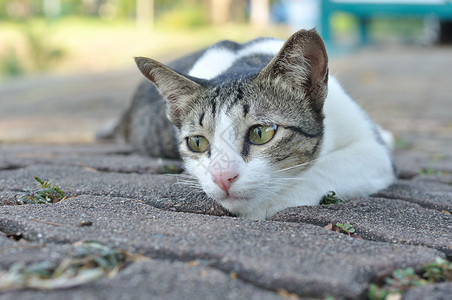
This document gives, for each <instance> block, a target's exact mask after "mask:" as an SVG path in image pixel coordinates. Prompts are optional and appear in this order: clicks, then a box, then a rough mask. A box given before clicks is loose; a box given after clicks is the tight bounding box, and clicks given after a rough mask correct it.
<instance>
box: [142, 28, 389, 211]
mask: <svg viewBox="0 0 452 300" xmlns="http://www.w3.org/2000/svg"><path fill="white" fill-rule="evenodd" d="M135 60H136V63H137V66H138V68H139V69H140V71H141V72H142V73H143V75H144V76H145V77H146V78H147V79H148V80H150V81H151V82H152V83H153V84H154V85H155V87H156V88H157V90H158V91H159V93H160V94H161V96H162V97H163V99H165V102H166V107H167V116H168V119H169V120H170V121H171V122H172V124H174V125H175V127H176V128H177V130H178V140H177V145H178V148H179V153H180V155H181V157H182V159H183V162H184V167H185V169H186V171H187V172H189V173H190V174H192V175H193V176H194V177H195V178H197V180H198V181H199V183H200V185H201V186H202V188H203V190H204V192H205V193H206V194H207V195H208V196H209V197H210V198H212V199H214V200H215V201H217V202H218V203H220V204H221V205H222V206H223V207H224V208H226V209H227V210H229V211H230V212H231V213H232V214H234V215H236V216H239V217H244V218H251V219H266V218H269V217H271V216H272V215H274V214H275V213H277V212H279V211H281V210H283V209H285V208H287V207H293V206H300V205H317V204H319V202H320V201H321V199H322V197H323V196H324V195H325V194H327V193H328V192H329V191H334V192H335V193H336V194H337V196H338V197H339V198H341V199H342V200H348V199H350V198H352V197H359V196H368V195H370V194H372V193H375V192H377V191H378V190H380V189H383V188H386V187H387V186H389V185H390V184H391V183H392V182H393V181H394V180H395V170H394V167H393V163H392V158H391V150H390V145H389V142H390V138H389V137H390V135H388V134H387V133H385V131H383V130H382V129H381V128H380V127H379V126H377V125H376V124H374V123H373V122H372V121H371V120H370V119H369V117H368V116H367V115H366V114H365V113H364V112H363V111H362V110H361V109H360V108H359V106H358V105H357V104H356V103H355V102H354V101H353V100H352V99H351V98H350V97H349V96H348V95H347V94H346V93H345V92H344V90H343V89H342V87H341V86H340V85H339V83H338V81H337V80H336V79H335V78H334V77H333V76H330V75H329V72H328V56H327V53H326V49H325V45H324V43H323V40H322V39H321V37H320V36H319V34H318V33H317V32H316V31H315V30H300V31H298V32H296V33H295V34H293V35H292V36H291V37H290V38H289V39H288V40H287V41H286V42H284V41H280V40H277V39H272V38H259V39H256V40H253V41H250V42H248V43H244V44H237V43H234V42H230V41H223V42H219V43H217V44H214V45H213V46H211V47H210V48H207V49H206V50H203V51H201V52H199V53H196V54H194V55H192V56H190V57H188V61H189V63H186V64H185V66H184V68H185V72H182V71H180V70H177V68H174V69H172V68H169V67H167V66H165V65H163V64H161V63H159V62H157V61H155V60H152V59H149V58H145V57H136V58H135ZM180 63H181V62H179V65H180ZM182 65H183V63H182ZM182 69H183V68H182ZM155 95H157V94H155ZM159 100H161V97H160V96H158V97H157V99H155V100H153V101H154V102H155V101H159ZM165 139H167V138H165ZM165 139H162V143H164V142H165Z"/></svg>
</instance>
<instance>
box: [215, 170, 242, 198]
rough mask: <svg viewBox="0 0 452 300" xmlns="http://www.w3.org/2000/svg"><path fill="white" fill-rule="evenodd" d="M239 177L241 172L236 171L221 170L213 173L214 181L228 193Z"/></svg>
mask: <svg viewBox="0 0 452 300" xmlns="http://www.w3.org/2000/svg"><path fill="white" fill-rule="evenodd" d="M238 177H239V174H238V173H237V172H236V171H220V172H215V173H212V180H213V182H215V183H216V184H217V185H218V186H219V187H220V188H221V189H222V190H223V191H225V192H226V193H228V194H229V192H228V191H229V189H230V187H231V185H232V183H233V182H234V181H236V180H237V178H238Z"/></svg>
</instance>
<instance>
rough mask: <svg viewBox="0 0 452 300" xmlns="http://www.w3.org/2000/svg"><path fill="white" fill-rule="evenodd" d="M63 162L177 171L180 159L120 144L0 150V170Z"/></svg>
mask: <svg viewBox="0 0 452 300" xmlns="http://www.w3.org/2000/svg"><path fill="white" fill-rule="evenodd" d="M37 164H42V165H58V166H61V165H67V166H71V165H72V166H82V167H85V168H92V169H94V170H98V171H102V172H119V173H139V174H141V173H150V174H159V173H181V172H182V165H181V162H180V161H176V160H168V159H152V158H149V157H145V156H140V155H137V154H133V153H130V147H127V146H123V145H116V146H114V145H109V144H107V145H105V147H103V146H102V145H97V146H93V147H92V149H90V147H87V146H75V147H74V148H72V147H61V146H60V147H51V146H47V147H45V146H42V145H40V146H31V147H30V148H29V149H27V148H25V149H24V148H23V147H18V146H15V147H11V146H7V147H3V149H0V170H2V169H3V170H11V169H19V168H23V167H26V166H30V165H37Z"/></svg>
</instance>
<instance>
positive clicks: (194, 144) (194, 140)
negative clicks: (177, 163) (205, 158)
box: [187, 135, 209, 153]
mask: <svg viewBox="0 0 452 300" xmlns="http://www.w3.org/2000/svg"><path fill="white" fill-rule="evenodd" d="M187 146H188V148H189V149H190V150H191V151H193V152H200V153H201V152H204V151H206V150H207V147H209V141H208V140H207V139H206V138H205V137H203V136H202V135H193V136H189V137H187Z"/></svg>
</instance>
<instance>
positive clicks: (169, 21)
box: [156, 3, 209, 29]
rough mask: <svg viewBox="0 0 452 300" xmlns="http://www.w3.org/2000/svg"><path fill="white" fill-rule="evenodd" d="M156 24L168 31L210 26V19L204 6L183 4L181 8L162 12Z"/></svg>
mask: <svg viewBox="0 0 452 300" xmlns="http://www.w3.org/2000/svg"><path fill="white" fill-rule="evenodd" d="M156 22H157V24H156V25H157V26H160V27H163V26H164V27H166V28H168V29H177V28H197V27H202V26H206V25H208V23H209V18H208V15H207V13H206V8H205V7H204V6H202V5H199V4H198V5H188V4H186V3H183V4H181V6H177V7H176V6H174V7H172V8H170V9H165V10H162V11H161V12H160V15H159V17H158V19H157V20H156Z"/></svg>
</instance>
